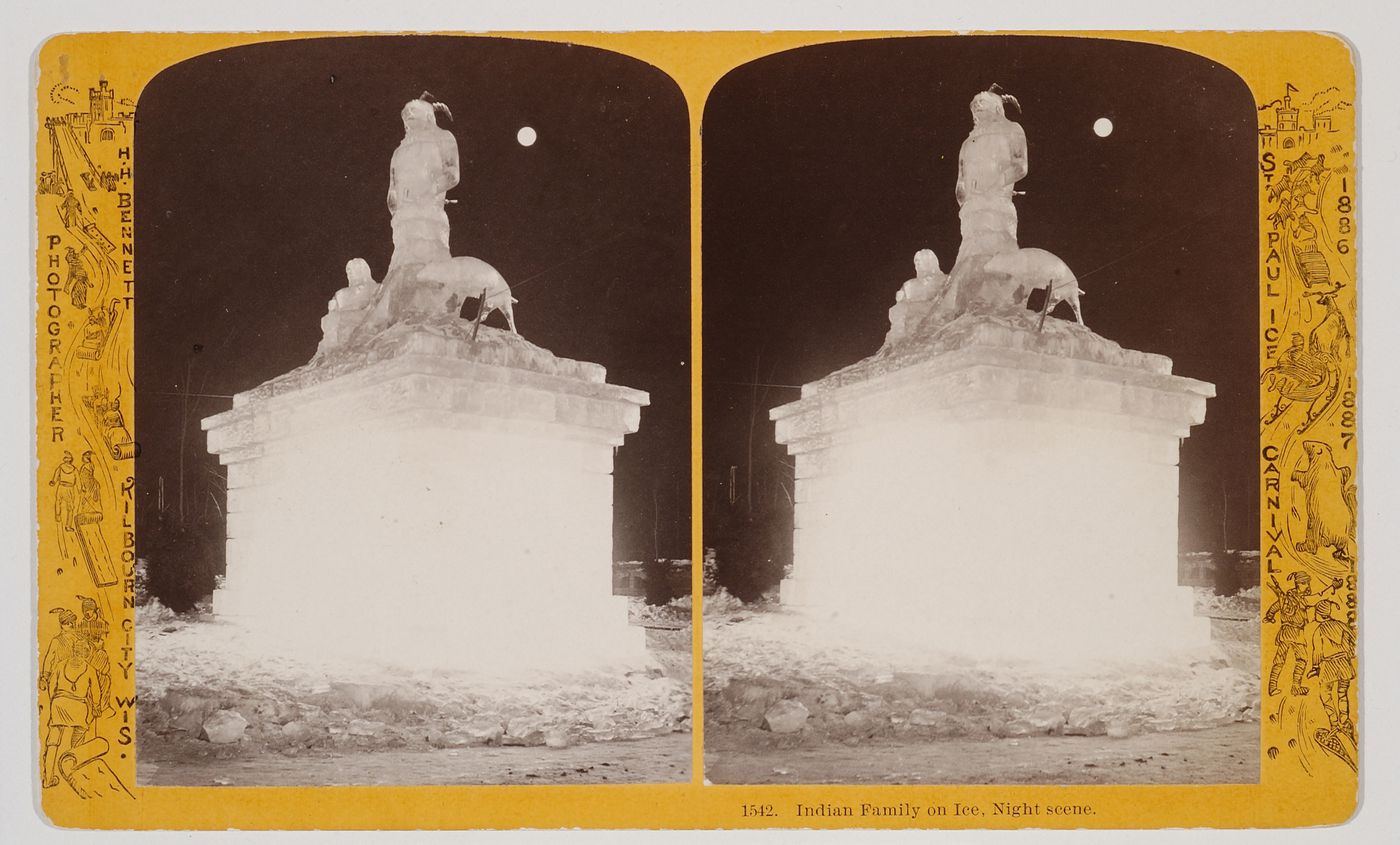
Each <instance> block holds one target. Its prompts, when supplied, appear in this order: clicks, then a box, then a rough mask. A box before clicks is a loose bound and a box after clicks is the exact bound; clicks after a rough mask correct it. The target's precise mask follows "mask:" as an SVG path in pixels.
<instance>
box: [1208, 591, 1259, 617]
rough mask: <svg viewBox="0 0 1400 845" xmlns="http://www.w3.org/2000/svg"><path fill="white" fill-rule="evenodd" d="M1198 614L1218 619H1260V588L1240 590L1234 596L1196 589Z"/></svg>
mask: <svg viewBox="0 0 1400 845" xmlns="http://www.w3.org/2000/svg"><path fill="white" fill-rule="evenodd" d="M1195 592H1196V614H1197V615H1198V616H1210V617H1212V618H1216V619H1240V620H1245V619H1251V620H1257V619H1258V618H1259V588H1258V587H1250V588H1249V589H1247V590H1240V591H1239V592H1238V593H1235V594H1234V595H1233V596H1217V595H1216V594H1215V591H1214V590H1212V589H1210V588H1209V587H1197V588H1196V591H1195Z"/></svg>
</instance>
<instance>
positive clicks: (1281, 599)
mask: <svg viewBox="0 0 1400 845" xmlns="http://www.w3.org/2000/svg"><path fill="white" fill-rule="evenodd" d="M1288 580H1289V582H1290V583H1291V584H1292V587H1291V588H1290V589H1289V590H1288V591H1287V592H1284V591H1283V590H1282V589H1281V588H1280V587H1279V586H1278V582H1277V581H1274V580H1273V579H1272V578H1270V581H1269V586H1270V587H1271V588H1272V589H1273V591H1274V593H1275V594H1276V595H1277V596H1278V599H1277V600H1275V601H1274V603H1273V604H1272V605H1270V606H1269V609H1268V610H1267V611H1265V612H1264V621H1265V622H1266V623H1272V622H1273V621H1274V618H1275V617H1278V620H1279V629H1278V635H1277V636H1275V637H1274V662H1273V665H1271V666H1270V667H1269V695H1278V694H1279V689H1278V676H1279V674H1280V673H1281V672H1282V671H1283V665H1284V664H1285V663H1287V662H1288V656H1289V655H1290V654H1291V655H1293V686H1292V687H1290V688H1289V693H1290V694H1291V695H1307V694H1308V688H1307V687H1305V686H1303V673H1305V672H1306V671H1307V669H1308V662H1307V648H1308V643H1307V638H1306V637H1305V636H1304V633H1303V630H1304V628H1306V627H1307V624H1308V611H1309V610H1310V609H1311V608H1312V606H1313V604H1314V603H1316V601H1317V600H1318V597H1315V596H1313V594H1312V577H1311V576H1310V575H1308V574H1307V573H1306V572H1290V573H1288Z"/></svg>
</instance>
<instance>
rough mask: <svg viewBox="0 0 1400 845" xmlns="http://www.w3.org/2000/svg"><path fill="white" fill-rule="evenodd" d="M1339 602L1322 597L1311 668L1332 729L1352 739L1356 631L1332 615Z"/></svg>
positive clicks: (1314, 610) (1313, 643)
mask: <svg viewBox="0 0 1400 845" xmlns="http://www.w3.org/2000/svg"><path fill="white" fill-rule="evenodd" d="M1336 610H1337V603H1336V602H1332V601H1328V600H1326V599H1323V600H1322V601H1320V602H1318V603H1317V607H1315V608H1314V609H1313V613H1314V615H1315V616H1316V618H1317V627H1316V628H1315V629H1314V630H1313V635H1312V669H1311V670H1310V671H1309V672H1308V677H1309V678H1317V680H1318V683H1319V684H1320V685H1321V686H1322V690H1321V692H1322V707H1323V709H1325V710H1326V711H1327V721H1328V723H1329V724H1330V725H1331V728H1332V730H1341V731H1344V732H1346V734H1347V736H1349V737H1350V738H1351V739H1352V740H1353V741H1355V739H1356V728H1355V726H1353V725H1352V722H1351V697H1350V696H1351V681H1352V679H1353V678H1355V677H1356V668H1355V659H1356V634H1354V633H1353V632H1352V630H1351V628H1350V627H1348V626H1347V625H1346V623H1344V622H1341V621H1339V620H1337V619H1333V618H1332V613H1333V612H1334V611H1336Z"/></svg>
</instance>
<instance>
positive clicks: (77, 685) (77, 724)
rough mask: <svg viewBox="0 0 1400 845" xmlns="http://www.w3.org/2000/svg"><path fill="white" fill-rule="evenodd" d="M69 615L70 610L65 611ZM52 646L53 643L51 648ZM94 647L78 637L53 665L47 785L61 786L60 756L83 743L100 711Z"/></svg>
mask: <svg viewBox="0 0 1400 845" xmlns="http://www.w3.org/2000/svg"><path fill="white" fill-rule="evenodd" d="M65 612H66V613H68V615H69V616H70V617H72V616H73V614H72V613H71V612H68V611H65ZM50 648H51V649H52V646H51V647H50ZM91 655H92V646H91V645H89V644H88V641H87V640H86V639H85V638H83V637H76V638H75V639H74V640H73V642H72V646H71V651H70V653H69V654H68V655H67V659H66V660H64V661H63V662H62V663H61V664H60V665H57V666H55V667H54V670H53V672H52V673H51V674H50V675H49V676H48V678H47V684H46V686H47V687H48V690H49V727H48V731H47V732H46V733H45V735H44V757H43V770H42V776H43V782H44V786H46V787H50V786H57V785H58V758H59V756H60V755H61V754H62V753H63V752H65V751H67V750H68V749H71V748H73V747H74V746H75V745H79V744H80V743H82V741H83V738H84V737H86V736H87V732H88V728H89V726H90V725H91V724H92V722H93V719H94V718H95V717H96V715H97V713H98V712H99V711H100V710H101V701H100V700H99V698H98V696H99V690H100V682H99V680H98V678H97V673H96V672H95V671H93V668H92V663H91Z"/></svg>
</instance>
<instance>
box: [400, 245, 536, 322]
mask: <svg viewBox="0 0 1400 845" xmlns="http://www.w3.org/2000/svg"><path fill="white" fill-rule="evenodd" d="M418 278H419V280H420V281H427V282H436V283H437V284H439V285H442V287H443V289H444V291H446V292H447V293H449V294H451V296H450V297H449V299H450V300H455V301H456V302H459V303H460V302H462V301H463V300H465V299H476V298H478V297H480V300H481V301H480V303H479V304H478V306H477V322H478V323H479V322H481V321H483V320H485V319H486V318H487V317H489V316H491V312H492V311H500V312H501V313H502V314H504V315H505V317H506V324H507V325H509V326H510V333H511V334H520V332H518V331H516V330H515V311H514V309H513V308H512V307H511V306H512V305H514V304H515V303H516V302H519V300H517V299H516V298H515V297H513V296H511V295H510V285H508V284H506V280H505V279H504V278H502V277H501V274H500V273H498V272H497V271H496V268H495V267H492V266H491V265H490V264H487V263H486V262H485V261H482V260H481V259H480V258H471V257H469V256H462V257H459V258H448V259H446V260H444V261H434V262H433V263H431V264H428V265H425V266H424V267H423V269H421V270H419V271H418ZM483 292H484V293H483Z"/></svg>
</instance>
